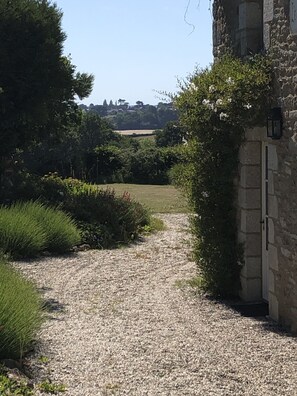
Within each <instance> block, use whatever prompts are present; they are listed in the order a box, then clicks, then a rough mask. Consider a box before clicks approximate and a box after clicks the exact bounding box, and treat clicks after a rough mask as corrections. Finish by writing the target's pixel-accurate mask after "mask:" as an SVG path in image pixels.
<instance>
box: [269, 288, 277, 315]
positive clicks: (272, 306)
mask: <svg viewBox="0 0 297 396" xmlns="http://www.w3.org/2000/svg"><path fill="white" fill-rule="evenodd" d="M269 316H270V317H271V319H273V320H276V321H278V320H279V309H278V299H277V297H276V295H275V294H273V293H271V292H269Z"/></svg>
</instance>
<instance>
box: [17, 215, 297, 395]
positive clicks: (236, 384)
mask: <svg viewBox="0 0 297 396" xmlns="http://www.w3.org/2000/svg"><path fill="white" fill-rule="evenodd" d="M162 218H163V220H164V221H165V222H166V223H167V227H168V229H167V230H166V231H164V232H160V233H158V234H155V235H152V236H150V237H149V238H147V239H146V240H145V241H144V242H141V243H137V244H135V245H133V246H131V247H128V248H123V249H118V250H104V251H87V252H81V253H78V254H77V255H73V256H72V257H64V258H52V257H50V258H46V259H43V260H41V261H39V262H37V261H36V262H32V263H18V264H16V265H17V267H19V268H20V269H21V270H22V271H23V272H24V273H26V275H27V276H28V277H30V278H32V279H34V280H35V281H36V282H37V284H38V287H40V288H43V292H44V296H45V298H46V299H47V300H48V301H49V306H50V307H51V309H52V312H50V313H49V320H48V321H47V322H46V323H45V324H44V326H43V328H42V331H41V334H40V340H41V344H40V349H39V350H38V351H37V356H36V357H35V358H34V359H33V366H34V367H35V369H36V373H37V376H38V379H39V380H42V379H44V378H47V377H50V378H51V379H52V381H53V382H55V383H63V384H65V385H66V386H67V388H68V392H67V393H66V394H67V395H69V396H100V395H102V396H103V395H130V396H142V395H148V396H157V395H168V396H183V395H205V396H210V395H236V396H239V395H250V396H258V395H265V396H272V395H290V396H293V395H297V339H296V338H293V337H290V336H288V335H286V334H285V333H281V331H280V330H278V328H277V327H275V326H274V325H273V323H272V322H269V321H267V320H265V319H261V320H259V319H257V320H256V319H251V318H244V317H241V316H240V315H239V314H237V313H235V312H233V311H232V310H231V309H229V308H227V307H225V306H224V305H222V304H219V303H217V302H214V301H210V300H208V299H206V298H204V297H202V296H201V297H199V296H197V295H195V294H194V293H193V292H192V291H191V290H190V289H189V288H180V287H179V284H180V282H178V281H180V280H183V279H189V278H191V277H192V276H194V274H195V264H194V263H193V262H191V261H190V258H189V252H190V248H189V234H188V232H187V219H186V217H185V215H162ZM41 355H43V356H46V357H47V358H48V360H49V361H48V362H44V363H40V362H39V360H38V356H41ZM43 360H47V359H43Z"/></svg>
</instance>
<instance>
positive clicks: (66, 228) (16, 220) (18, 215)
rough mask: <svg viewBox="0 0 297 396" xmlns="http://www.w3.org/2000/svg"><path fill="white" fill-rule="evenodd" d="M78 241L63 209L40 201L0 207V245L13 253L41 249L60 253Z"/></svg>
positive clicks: (28, 253)
mask: <svg viewBox="0 0 297 396" xmlns="http://www.w3.org/2000/svg"><path fill="white" fill-rule="evenodd" d="M79 242H80V235H79V232H78V230H77V228H76V226H75V224H74V222H73V221H72V220H71V218H70V217H69V216H68V215H66V214H65V213H63V212H61V211H60V210H57V209H52V208H48V207H45V206H44V205H42V204H41V203H39V202H27V203H15V204H13V205H11V206H10V207H3V206H2V207H0V249H1V250H2V251H3V252H4V253H9V254H10V255H11V256H13V257H32V256H35V255H37V254H38V253H40V252H41V251H42V250H45V249H47V250H49V251H51V252H58V253H62V252H65V251H68V250H69V249H70V248H71V247H72V246H74V245H75V244H77V243H79Z"/></svg>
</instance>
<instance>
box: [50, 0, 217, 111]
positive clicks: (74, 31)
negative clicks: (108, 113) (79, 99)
mask: <svg viewBox="0 0 297 396" xmlns="http://www.w3.org/2000/svg"><path fill="white" fill-rule="evenodd" d="M55 3H56V4H57V6H58V7H59V8H60V9H62V10H63V13H64V17H63V29H64V31H65V32H66V34H67V40H66V42H65V51H64V52H65V54H71V58H72V62H73V63H74V64H75V65H76V66H77V70H78V71H80V72H88V73H92V74H94V76H95V84H94V89H93V93H92V94H91V96H90V97H89V98H88V99H86V100H84V103H86V104H90V103H94V104H102V102H103V100H104V99H106V100H107V101H109V100H110V99H111V100H113V101H115V100H117V99H119V98H122V99H126V100H127V101H128V102H129V103H130V104H134V103H135V102H136V101H137V100H141V101H143V102H144V103H150V104H156V103H158V102H159V101H160V97H158V95H157V94H156V92H154V90H156V91H167V92H175V91H176V90H177V77H179V78H183V77H186V76H187V75H188V74H189V73H191V72H192V71H193V70H194V69H195V66H197V65H198V66H201V67H204V66H207V65H209V64H210V63H211V62H212V48H211V45H212V39H211V27H212V26H211V25H212V22H211V11H209V0H200V1H199V0H191V2H190V6H189V8H188V12H187V16H186V20H187V23H189V24H193V25H194V26H195V30H194V31H193V32H192V29H193V28H192V26H189V25H188V24H187V23H186V22H185V21H184V14H185V11H186V9H187V5H188V0H84V1H82V0H55ZM199 3H200V4H199Z"/></svg>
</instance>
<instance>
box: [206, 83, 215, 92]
mask: <svg viewBox="0 0 297 396" xmlns="http://www.w3.org/2000/svg"><path fill="white" fill-rule="evenodd" d="M215 90H216V87H215V86H214V85H210V86H209V88H208V91H209V93H213V92H215Z"/></svg>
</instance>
